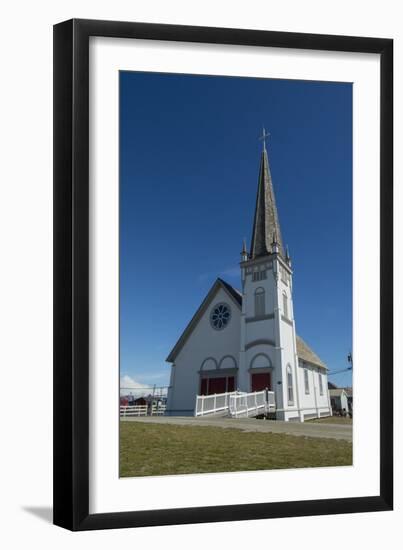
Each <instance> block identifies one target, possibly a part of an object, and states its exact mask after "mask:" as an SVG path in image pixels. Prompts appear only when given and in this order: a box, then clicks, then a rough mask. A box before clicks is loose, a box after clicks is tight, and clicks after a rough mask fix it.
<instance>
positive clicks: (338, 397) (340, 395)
mask: <svg viewBox="0 0 403 550" xmlns="http://www.w3.org/2000/svg"><path fill="white" fill-rule="evenodd" d="M329 394H330V402H331V404H332V409H333V412H334V413H335V412H343V411H344V412H345V413H348V412H349V410H350V408H349V405H348V395H347V392H346V390H345V389H344V388H336V389H332V390H329Z"/></svg>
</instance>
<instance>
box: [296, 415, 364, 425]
mask: <svg viewBox="0 0 403 550" xmlns="http://www.w3.org/2000/svg"><path fill="white" fill-rule="evenodd" d="M306 422H320V423H321V424H352V423H353V419H352V418H350V417H349V416H324V417H323V418H312V419H311V420H307V421H306Z"/></svg>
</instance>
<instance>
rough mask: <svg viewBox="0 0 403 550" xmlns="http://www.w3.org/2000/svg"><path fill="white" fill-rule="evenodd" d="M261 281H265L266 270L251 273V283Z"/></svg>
mask: <svg viewBox="0 0 403 550" xmlns="http://www.w3.org/2000/svg"><path fill="white" fill-rule="evenodd" d="M263 279H267V275H266V270H263V271H254V272H253V274H252V281H263Z"/></svg>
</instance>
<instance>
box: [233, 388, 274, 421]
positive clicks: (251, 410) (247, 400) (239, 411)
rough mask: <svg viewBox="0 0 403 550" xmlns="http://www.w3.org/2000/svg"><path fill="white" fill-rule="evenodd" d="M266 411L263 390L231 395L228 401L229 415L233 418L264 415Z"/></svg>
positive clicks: (264, 392)
mask: <svg viewBox="0 0 403 550" xmlns="http://www.w3.org/2000/svg"><path fill="white" fill-rule="evenodd" d="M270 393H273V392H270ZM266 409H267V401H266V391H265V390H263V391H257V392H251V393H240V394H238V395H232V396H231V399H230V406H229V410H230V414H231V416H233V417H235V418H240V417H245V416H246V417H248V416H257V415H259V414H265V413H266Z"/></svg>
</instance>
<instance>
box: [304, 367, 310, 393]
mask: <svg viewBox="0 0 403 550" xmlns="http://www.w3.org/2000/svg"><path fill="white" fill-rule="evenodd" d="M304 384H305V393H309V374H308V369H307V368H306V367H305V368H304Z"/></svg>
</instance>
